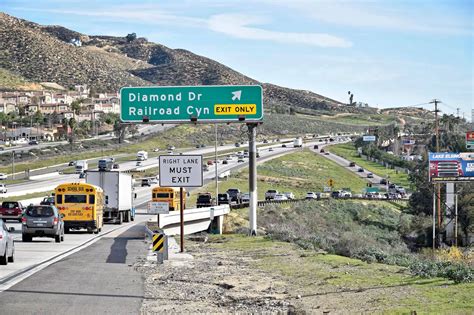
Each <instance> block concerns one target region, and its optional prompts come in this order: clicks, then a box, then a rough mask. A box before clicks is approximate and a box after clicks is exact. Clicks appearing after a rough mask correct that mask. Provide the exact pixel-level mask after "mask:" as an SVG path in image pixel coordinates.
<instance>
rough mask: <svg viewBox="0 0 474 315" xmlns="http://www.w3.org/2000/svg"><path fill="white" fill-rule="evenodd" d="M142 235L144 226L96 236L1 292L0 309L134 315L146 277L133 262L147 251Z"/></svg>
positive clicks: (6, 310)
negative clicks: (71, 252)
mask: <svg viewBox="0 0 474 315" xmlns="http://www.w3.org/2000/svg"><path fill="white" fill-rule="evenodd" d="M66 236H68V235H66ZM143 239H144V227H143V224H140V225H133V226H128V227H127V229H125V230H121V231H120V233H111V234H110V235H107V236H104V237H102V238H100V239H99V240H98V241H97V242H95V243H94V244H92V245H90V246H89V247H87V248H84V249H82V250H80V251H78V252H76V253H73V254H72V255H70V256H68V257H66V258H65V259H62V260H60V261H58V262H56V263H54V264H52V265H50V266H48V267H46V268H45V269H43V270H42V271H41V272H38V273H36V274H34V275H32V276H30V277H28V278H27V279H25V280H23V281H21V282H19V283H17V284H15V285H14V286H12V287H11V288H9V289H7V290H6V291H4V292H2V293H0V305H1V306H0V310H1V313H3V314H40V313H41V314H57V313H67V314H138V313H139V312H140V307H141V304H142V300H143V299H144V298H145V296H144V278H143V276H142V274H141V273H140V272H138V271H136V270H135V269H134V268H133V264H134V263H135V262H137V260H139V259H143V257H146V255H147V252H148V244H147V243H145V242H144V241H143ZM2 267H3V266H2Z"/></svg>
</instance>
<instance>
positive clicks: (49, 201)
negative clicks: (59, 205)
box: [40, 196, 54, 206]
mask: <svg viewBox="0 0 474 315" xmlns="http://www.w3.org/2000/svg"><path fill="white" fill-rule="evenodd" d="M40 205H45V206H49V205H54V196H48V197H44V198H43V200H41V202H40Z"/></svg>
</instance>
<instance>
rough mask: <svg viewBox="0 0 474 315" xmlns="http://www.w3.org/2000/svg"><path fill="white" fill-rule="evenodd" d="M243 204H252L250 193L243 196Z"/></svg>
mask: <svg viewBox="0 0 474 315" xmlns="http://www.w3.org/2000/svg"><path fill="white" fill-rule="evenodd" d="M242 202H250V193H243V194H242Z"/></svg>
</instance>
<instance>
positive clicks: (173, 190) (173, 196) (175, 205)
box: [151, 187, 186, 211]
mask: <svg viewBox="0 0 474 315" xmlns="http://www.w3.org/2000/svg"><path fill="white" fill-rule="evenodd" d="M151 200H152V201H159V202H167V203H168V204H169V205H170V211H173V210H179V209H180V198H179V188H178V187H155V188H153V190H152V192H151ZM183 206H184V209H186V190H185V189H184V188H183Z"/></svg>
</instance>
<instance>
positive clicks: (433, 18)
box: [257, 0, 473, 35]
mask: <svg viewBox="0 0 474 315" xmlns="http://www.w3.org/2000/svg"><path fill="white" fill-rule="evenodd" d="M257 1H259V2H261V3H266V4H267V5H278V6H280V7H285V8H290V9H294V10H298V11H300V12H302V13H303V14H304V15H306V16H310V17H312V18H314V19H315V20H316V21H321V22H325V23H330V24H335V25H345V26H352V27H364V28H380V29H386V30H395V31H414V32H422V33H435V34H443V35H472V34H473V32H472V15H470V16H471V20H469V18H464V17H463V16H458V15H456V14H453V12H447V11H443V10H442V6H440V5H439V3H436V2H435V1H431V2H430V1H426V2H423V1H415V2H412V3H410V2H399V3H398V4H400V3H402V4H404V6H400V5H397V2H394V3H392V4H391V5H388V4H387V2H383V1H314V0H257ZM471 14H472V7H471ZM467 16H469V14H467Z"/></svg>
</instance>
